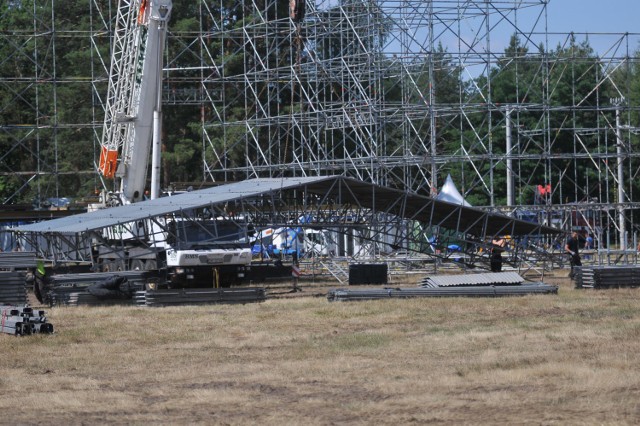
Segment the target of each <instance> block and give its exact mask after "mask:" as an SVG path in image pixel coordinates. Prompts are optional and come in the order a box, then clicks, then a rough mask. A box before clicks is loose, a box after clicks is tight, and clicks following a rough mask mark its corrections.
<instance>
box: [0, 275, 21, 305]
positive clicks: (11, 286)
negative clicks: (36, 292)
mask: <svg viewBox="0 0 640 426" xmlns="http://www.w3.org/2000/svg"><path fill="white" fill-rule="evenodd" d="M0 303H3V304H8V305H25V304H26V303H27V287H26V283H25V272H23V271H13V272H0Z"/></svg>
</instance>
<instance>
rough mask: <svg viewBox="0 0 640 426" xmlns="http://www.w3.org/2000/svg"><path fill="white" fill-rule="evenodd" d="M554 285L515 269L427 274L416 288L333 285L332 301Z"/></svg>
mask: <svg viewBox="0 0 640 426" xmlns="http://www.w3.org/2000/svg"><path fill="white" fill-rule="evenodd" d="M557 293H558V286H555V285H549V284H545V283H542V282H525V280H524V278H522V277H521V276H520V275H518V274H517V273H515V272H495V273H484V274H465V275H440V276H429V277H426V278H425V279H423V280H422V282H421V283H420V285H419V287H417V288H382V289H380V288H377V289H335V290H331V291H329V293H328V295H327V299H328V300H329V301H331V302H333V301H354V300H375V299H406V298H416V297H501V296H524V295H529V294H557Z"/></svg>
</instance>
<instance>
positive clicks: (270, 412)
mask: <svg viewBox="0 0 640 426" xmlns="http://www.w3.org/2000/svg"><path fill="white" fill-rule="evenodd" d="M565 274H566V273H565ZM545 281H546V282H548V283H554V279H553V278H549V279H546V280H545ZM555 282H556V283H559V284H560V286H561V287H560V291H559V294H558V295H553V296H525V297H509V298H497V299H486V298H442V299H413V300H380V301H370V302H333V303H331V302H328V301H327V300H326V298H324V297H296V298H289V299H274V300H267V301H266V302H264V303H259V304H247V305H220V306H199V307H170V308H138V307H114V308H106V307H104V308H86V307H69V308H45V309H46V311H47V314H48V317H49V319H50V322H51V323H53V325H54V326H55V328H56V332H55V334H53V335H33V336H27V337H15V336H9V335H0V395H2V397H1V398H0V424H12V425H14V424H20V425H25V424H52V425H57V424H148V423H154V424H231V425H246V424H259V425H299V424H306V425H329V424H395V425H400V424H412V423H414V424H422V423H443V424H562V425H565V424H616V425H619V424H636V423H638V422H639V421H640V405H639V404H640V289H623V290H609V291H591V290H575V289H573V287H572V285H571V283H570V282H568V280H566V279H556V281H555ZM305 291H307V293H312V291H309V290H306V289H305Z"/></svg>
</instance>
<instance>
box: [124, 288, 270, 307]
mask: <svg viewBox="0 0 640 426" xmlns="http://www.w3.org/2000/svg"><path fill="white" fill-rule="evenodd" d="M265 299H266V293H265V289H264V288H260V287H243V288H233V289H231V288H183V289H175V290H173V289H168V290H167V289H162V290H146V291H139V292H137V293H136V295H135V300H136V303H137V304H138V305H142V306H172V305H202V304H214V303H253V302H262V301H264V300H265Z"/></svg>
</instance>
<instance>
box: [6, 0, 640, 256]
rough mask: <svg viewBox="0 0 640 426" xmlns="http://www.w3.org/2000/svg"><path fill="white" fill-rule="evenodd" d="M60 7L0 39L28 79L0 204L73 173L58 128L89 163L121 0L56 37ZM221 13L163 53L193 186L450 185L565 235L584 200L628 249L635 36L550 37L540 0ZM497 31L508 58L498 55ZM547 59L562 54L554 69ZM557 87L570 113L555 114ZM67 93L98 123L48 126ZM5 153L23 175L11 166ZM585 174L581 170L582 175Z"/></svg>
mask: <svg viewBox="0 0 640 426" xmlns="http://www.w3.org/2000/svg"><path fill="white" fill-rule="evenodd" d="M22 3H23V4H25V5H26V4H27V3H29V2H28V1H23V2H22ZM61 3H62V2H60V1H58V2H56V1H55V0H48V1H45V2H42V1H35V0H34V1H33V4H32V5H31V6H30V7H29V9H30V10H32V11H33V27H32V29H30V30H29V31H26V32H20V31H12V32H9V31H3V32H0V38H1V39H2V41H3V42H6V43H9V44H10V45H12V46H15V53H14V56H13V57H12V58H5V59H3V60H4V61H9V60H12V59H15V58H23V59H25V60H28V61H32V63H33V68H32V69H33V74H32V75H30V76H17V75H2V76H0V88H1V90H3V91H6V92H7V93H10V94H11V96H10V97H9V98H8V99H10V100H11V103H7V104H3V105H0V111H6V110H7V109H9V108H12V107H13V105H14V104H19V105H20V106H21V107H22V108H23V114H22V116H21V117H19V118H16V121H15V122H11V123H2V124H0V132H2V134H3V135H4V136H5V137H6V138H7V140H9V141H10V145H11V146H10V147H9V149H8V150H7V152H6V153H3V154H0V173H2V174H5V175H6V174H20V176H21V178H22V183H23V185H22V188H18V189H17V190H16V193H15V194H13V195H12V196H10V197H7V198H6V199H5V200H2V202H4V203H10V202H12V200H14V199H15V198H16V197H17V195H18V194H19V193H21V192H22V191H24V189H25V188H27V187H29V186H36V187H37V193H38V195H39V196H40V198H46V197H50V196H59V195H65V194H59V192H58V188H59V183H60V182H59V181H60V179H63V178H64V176H65V173H71V172H66V171H63V168H62V167H61V166H60V162H61V161H62V160H61V159H60V158H59V156H58V152H60V147H61V146H62V145H63V144H67V143H69V142H68V138H67V137H66V135H68V133H66V132H65V131H66V130H72V131H73V132H74V133H73V134H74V138H76V139H78V138H79V139H80V140H82V141H83V143H84V144H86V145H91V148H92V151H93V152H94V153H95V154H94V155H96V156H97V154H98V148H97V147H98V146H99V141H100V136H101V135H100V129H101V125H100V124H99V123H101V122H102V117H103V114H104V110H103V107H102V106H101V105H105V104H106V99H105V93H106V81H107V79H108V76H109V58H108V57H106V56H103V55H105V54H106V52H109V51H111V49H109V48H108V46H107V45H108V44H109V38H108V37H106V35H108V34H111V32H112V30H113V28H114V20H115V17H116V12H117V9H116V7H115V4H116V2H115V1H114V2H104V1H98V0H91V1H90V2H89V3H88V6H87V13H89V14H90V16H91V28H90V30H89V31H73V30H72V29H71V28H55V26H54V22H56V16H57V15H59V14H60V13H63V12H62V9H61V8H60V4H61ZM227 3H229V2H224V1H221V0H218V1H202V2H200V3H198V6H197V8H195V9H194V10H197V16H195V18H196V20H197V22H198V26H199V30H198V31H178V30H175V31H173V32H172V33H171V34H170V38H169V46H170V49H169V53H168V55H169V57H168V60H167V64H168V65H167V70H166V81H167V87H166V93H165V101H166V103H167V104H174V105H177V106H180V105H198V106H200V111H199V113H200V116H199V117H196V118H195V119H194V121H199V122H200V123H201V124H202V130H203V131H202V141H201V142H202V158H203V162H202V174H203V179H204V180H207V181H234V180H243V179H248V178H253V177H278V176H317V175H327V174H332V175H333V174H336V175H337V174H340V175H345V176H351V177H354V178H357V179H360V180H363V181H367V182H373V183H377V184H381V185H387V186H390V187H396V188H401V189H403V190H407V191H410V192H416V193H421V194H430V193H432V192H434V191H435V190H437V188H438V187H439V184H440V182H442V181H443V179H444V177H445V176H446V174H447V173H452V174H454V177H455V179H456V183H457V184H458V186H459V188H460V189H461V192H462V193H463V194H464V195H465V196H466V197H469V198H474V197H475V199H478V200H480V201H481V202H480V204H481V205H482V206H483V207H487V208H489V209H504V210H505V211H510V212H513V214H521V213H522V212H538V211H541V212H544V215H542V214H540V215H538V216H537V219H538V220H546V222H545V223H551V222H550V221H551V219H552V218H553V217H558V219H557V222H553V223H560V224H564V225H565V226H566V227H571V218H572V217H573V216H574V215H575V214H574V213H572V212H575V211H579V210H584V209H585V207H584V205H583V203H585V202H589V204H588V208H589V209H593V211H594V212H595V214H596V215H597V216H598V218H599V219H598V223H597V224H594V223H590V224H588V226H591V227H592V229H590V231H591V232H592V233H594V234H595V236H596V238H597V240H598V242H599V243H600V246H605V245H606V246H607V247H611V246H613V245H618V246H619V247H621V248H625V247H626V245H627V244H630V243H629V242H630V241H631V240H633V235H634V234H635V230H636V225H637V224H636V220H637V219H636V218H635V212H636V211H637V205H638V203H639V202H640V200H638V194H637V190H636V191H635V192H634V187H633V181H634V180H635V178H636V177H637V175H638V172H639V171H640V169H639V168H638V166H639V164H640V162H639V161H638V154H637V152H635V151H637V150H636V149H635V145H636V144H637V143H638V138H637V132H638V127H639V126H640V123H638V122H637V120H638V112H639V110H640V108H639V106H638V104H637V103H635V102H637V100H634V98H633V96H632V93H631V87H630V84H629V83H630V81H629V80H624V81H621V80H620V77H619V75H620V74H619V73H620V72H621V71H624V73H626V75H627V76H630V75H631V74H632V73H633V72H634V70H635V69H637V67H638V55H637V54H635V52H634V49H636V48H637V46H638V42H639V39H640V34H638V33H624V34H602V33H592V34H577V33H568V32H567V33H562V34H560V33H550V32H549V31H548V30H547V23H548V21H550V20H558V19H561V18H560V17H555V16H548V13H547V2H541V1H539V0H513V1H484V0H475V1H473V0H472V1H462V0H435V1H431V2H424V1H417V0H415V1H412V0H395V1H378V2H374V1H370V0H342V1H330V0H318V1H307V2H305V6H306V8H305V13H304V16H302V15H298V16H293V17H292V16H291V15H290V13H289V12H290V11H289V9H288V7H289V2H288V1H276V0H261V1H258V0H240V1H238V2H235V3H236V5H237V9H235V10H231V9H230V8H225V4H227ZM174 4H175V9H176V10H177V9H179V8H180V7H181V5H180V1H179V0H175V2H174ZM238 11H242V13H243V15H242V17H241V21H240V22H234V21H233V19H234V15H233V14H234V13H238ZM170 27H171V25H170ZM570 30H571V29H570V28H567V31H570ZM505 34H515V35H517V36H518V39H519V43H520V44H519V45H518V48H519V50H518V54H517V55H514V56H512V57H509V58H506V57H505V48H506V47H507V46H508V40H506V39H505V36H504V35H505ZM587 38H588V40H589V42H591V43H592V44H594V45H595V44H598V45H603V44H604V45H607V46H608V47H605V48H604V49H602V50H601V51H599V52H598V57H597V59H596V60H594V58H593V57H588V56H585V55H584V52H583V51H582V50H581V49H580V45H579V44H580V42H581V41H583V40H585V39H587ZM69 40H76V41H83V42H84V41H86V42H87V45H88V46H89V47H90V52H91V61H92V63H93V64H94V66H93V68H92V70H91V75H86V76H83V78H78V77H77V76H71V75H70V73H69V70H65V69H59V68H58V67H57V66H56V59H57V58H56V51H57V47H56V46H59V44H60V43H64V42H67V41H69ZM440 46H442V50H441V49H440ZM539 46H543V49H542V50H540V49H539ZM557 47H560V48H562V49H564V50H565V51H566V52H568V54H566V55H563V56H562V57H556V56H554V55H552V53H553V51H554V50H555V49H556V48H557ZM507 65H508V66H507ZM585 66H586V67H587V68H588V69H589V72H583V70H584V69H585ZM525 70H526V71H527V73H526V74H525V72H524V71H525ZM525 75H526V78H525ZM481 76H483V77H484V78H483V79H476V78H477V77H481ZM531 76H534V78H533V79H531V78H530V77H531ZM473 79H476V80H473ZM504 79H507V80H508V81H509V82H510V83H511V86H512V87H513V96H512V98H509V99H508V102H507V101H505V99H503V98H501V97H500V96H498V95H497V94H496V93H494V92H493V90H492V88H493V87H494V86H495V85H496V82H497V81H498V80H504ZM566 80H568V81H569V82H570V86H569V87H570V89H571V92H572V99H571V102H569V103H568V104H558V103H557V102H556V99H557V91H558V90H560V87H561V83H562V82H564V81H566ZM472 82H473V85H471V83H472ZM69 87H71V88H75V87H77V88H78V89H79V92H80V93H82V94H83V96H86V99H84V101H83V102H85V103H86V104H87V105H92V108H94V116H95V120H94V121H93V122H92V123H76V122H73V120H72V119H71V118H69V117H61V116H60V115H59V114H58V113H57V106H58V105H59V103H60V102H63V101H64V100H63V99H59V97H58V96H57V93H58V92H59V91H60V89H61V88H69ZM238 105H243V106H244V108H242V111H239V108H237V107H238ZM584 117H589V119H588V120H586V121H588V123H589V124H588V125H585V119H584ZM61 135H65V136H64V137H62V136H61ZM10 155H25V156H27V157H30V158H31V162H30V164H29V165H28V167H26V168H22V169H20V168H18V167H17V166H15V165H13V164H11V163H10V162H9V161H8V156H10ZM96 161H97V157H94V158H93V161H92V163H93V165H95V163H96ZM91 166H92V164H87V168H86V169H85V170H82V171H81V172H82V173H91V172H92V171H91V170H90V168H91ZM587 166H588V167H589V168H590V169H591V170H593V173H590V174H589V176H587V177H584V176H578V175H577V170H580V169H581V168H585V167H587ZM74 173H77V172H74ZM94 179H97V178H94ZM547 184H548V185H550V188H551V191H552V192H551V195H550V196H547V197H545V199H543V200H538V199H536V202H535V203H534V202H533V201H532V197H531V189H532V188H536V187H537V185H547ZM505 186H506V193H507V196H506V197H504V196H503V195H502V194H503V193H504V192H505V191H504V187H505ZM476 204H477V203H476Z"/></svg>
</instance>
